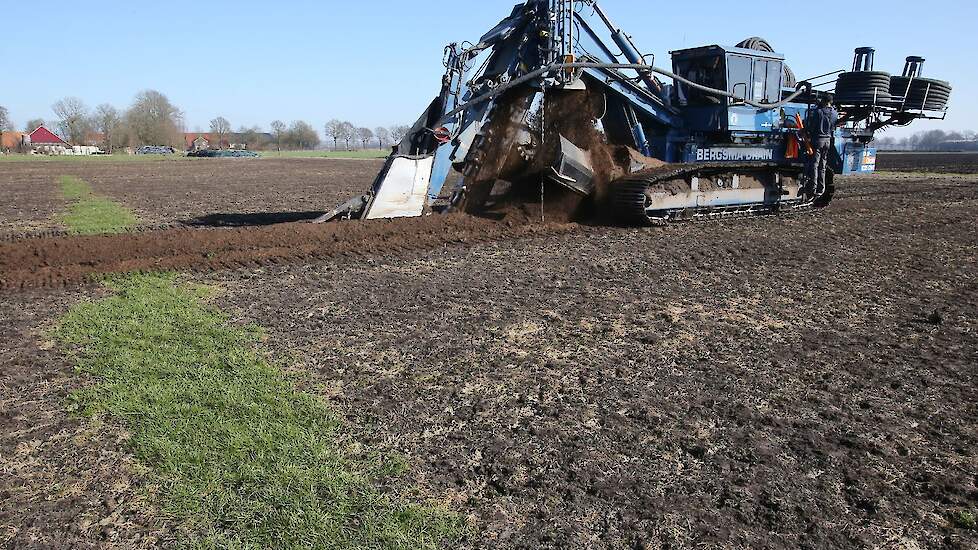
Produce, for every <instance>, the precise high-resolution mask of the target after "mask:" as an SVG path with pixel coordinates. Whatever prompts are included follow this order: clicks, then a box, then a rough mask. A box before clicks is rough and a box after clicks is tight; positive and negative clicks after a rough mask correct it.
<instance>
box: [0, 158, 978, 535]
mask: <svg viewBox="0 0 978 550" xmlns="http://www.w3.org/2000/svg"><path fill="white" fill-rule="evenodd" d="M264 162H265V161H263V162H262V163H255V164H254V166H256V167H259V168H260V169H262V170H264V167H263V163H264ZM291 162H292V161H290V166H293V165H292V164H291ZM309 162H325V161H309ZM329 162H336V161H329ZM357 162H358V164H357V165H356V166H360V167H362V168H356V167H355V166H354V167H352V168H350V170H354V171H355V170H360V171H361V172H363V173H360V174H359V175H357V176H355V177H356V178H359V179H358V183H356V184H355V185H354V184H353V183H350V184H349V187H350V188H351V189H352V190H353V192H357V191H359V190H360V189H362V188H363V187H364V186H365V184H364V182H366V185H369V181H370V180H371V179H372V177H373V172H374V170H375V169H376V164H371V163H362V162H359V161H357ZM194 164H195V163H187V165H188V166H190V167H180V168H171V167H167V168H165V170H188V171H192V170H194V168H192V166H193V165H194ZM238 166H242V165H235V166H234V168H233V169H231V170H232V171H233V170H238V169H239V168H238ZM298 166H300V167H301V168H295V167H294V166H293V167H292V168H288V169H284V170H285V172H286V173H289V171H290V170H300V171H301V170H306V169H308V170H310V171H313V172H314V173H312V174H305V175H296V174H291V175H289V176H282V178H280V179H284V178H286V177H288V178H296V179H294V180H292V181H293V183H292V184H289V185H286V184H282V185H280V186H276V187H274V188H271V190H269V191H268V193H269V195H268V196H269V197H270V200H271V197H272V195H273V194H274V195H277V197H276V198H275V199H274V200H278V201H280V202H276V203H274V205H275V206H274V208H273V207H271V206H268V207H266V206H263V205H261V204H259V203H258V202H250V201H251V200H252V199H251V198H250V196H249V197H232V196H225V197H222V198H221V199H220V200H221V201H224V202H221V203H220V205H221V207H220V208H215V207H212V205H211V204H207V203H201V204H195V203H194V201H190V200H188V201H187V202H186V203H182V206H169V205H166V204H165V201H164V200H162V199H153V200H160V202H159V203H158V204H159V211H160V212H164V213H163V214H160V215H159V216H158V217H157V218H152V219H154V220H168V219H175V218H185V217H189V216H201V215H204V214H206V213H208V212H216V211H221V210H223V211H225V212H242V211H251V212H254V211H261V210H272V209H275V210H281V211H290V212H298V211H305V210H306V209H310V208H312V209H315V207H313V206H311V204H313V203H311V202H307V201H310V200H311V199H312V198H313V197H314V193H315V191H316V189H317V187H316V185H317V182H318V180H319V178H321V177H323V176H322V174H321V171H325V170H329V168H324V166H329V165H326V164H323V165H318V164H317V165H314V166H316V168H306V165H305V164H301V163H300V164H299V165H298ZM0 169H5V167H0ZM18 169H19V168H18ZM44 169H45V170H53V169H50V168H48V167H44ZM98 169H102V168H101V167H92V170H98ZM120 169H122V168H121V167H120ZM129 169H130V168H129V167H126V168H125V169H124V170H129ZM132 169H133V170H135V171H138V169H136V168H132ZM208 169H209V168H208ZM881 169H887V168H885V166H884V165H883V161H881ZM105 170H107V169H105ZM923 171H931V170H929V169H928V170H923ZM54 172H58V171H57V170H54V171H53V172H51V173H50V174H47V173H46V174H45V175H44V177H49V176H52V178H51V179H53V177H56V175H60V173H63V169H62V170H61V171H60V172H59V173H58V174H54ZM81 175H82V177H86V176H85V175H84V174H81ZM87 177H90V178H92V183H93V186H94V187H96V188H97V189H98V190H99V191H100V192H104V193H107V194H111V195H112V196H113V197H114V198H116V199H117V200H120V201H123V202H127V201H126V197H127V196H126V195H119V194H112V193H113V191H111V189H112V187H111V186H109V185H108V184H106V183H105V182H107V181H111V180H112V178H113V176H112V175H111V174H108V173H106V174H103V175H101V176H99V175H98V174H96V173H94V172H93V173H91V174H89V175H88V176H87ZM100 178H101V179H100ZM304 178H308V181H307V180H306V179H304ZM118 181H119V182H122V181H123V180H122V179H119V180H118ZM251 181H256V182H257V179H256V180H251ZM119 185H122V183H120V184H119ZM143 185H144V189H148V188H155V186H154V184H153V183H152V182H151V181H150V180H149V179H147V180H146V183H145V184H143ZM174 185H179V184H177V183H174ZM251 185H252V187H249V188H248V189H252V190H253V189H254V188H255V187H254V186H255V185H258V184H257V183H254V184H251ZM345 185H347V184H346V183H338V184H337V188H342V192H340V191H337V192H336V193H337V194H338V195H343V194H348V189H347V188H346V187H344V186H345ZM290 186H291V187H295V188H296V189H297V190H296V191H294V194H293V192H292V191H289V190H288V188H289V187H290ZM303 189H307V190H308V191H302V190H303ZM331 189H332V188H330V190H327V191H322V194H324V195H326V194H329V193H332V192H333V191H332V190H331ZM133 192H134V193H135V191H133ZM187 192H190V191H187ZM192 192H193V193H197V192H198V191H192ZM203 192H204V191H200V193H203ZM206 192H207V193H210V192H211V191H210V190H207V191H206ZM215 193H216V191H215ZM215 196H216V195H215ZM194 197H195V199H194V200H203V199H202V198H201V196H198V195H194ZM289 197H293V199H289ZM327 199H328V197H327ZM138 200H143V201H144V202H143V203H142V204H143V205H144V206H143V207H140V206H139V205H138V204H133V202H136V201H138ZM290 200H294V202H289V201H290ZM316 200H317V201H318V200H319V199H318V198H317V199H316ZM131 201H132V202H127V204H130V205H131V206H134V207H136V208H137V209H140V208H146V209H147V210H152V209H153V208H156V207H150V206H145V205H149V204H151V203H150V202H147V199H145V198H144V199H138V198H137V197H131ZM326 202H327V203H328V202H330V201H329V200H326ZM334 202H335V201H334ZM39 204H40V202H39ZM315 204H319V203H318V202H316V203H315ZM976 206H978V178H976V177H975V176H966V175H937V176H931V175H926V176H925V175H915V174H905V175H898V176H888V175H879V176H873V177H861V178H851V179H844V180H842V182H841V184H840V189H839V193H838V194H837V200H836V202H835V203H834V205H833V206H832V207H830V208H829V209H828V210H826V211H823V212H820V213H817V214H804V215H798V216H792V217H785V218H761V219H754V220H739V221H727V222H711V223H702V224H692V225H678V226H673V227H667V228H659V229H620V228H604V227H589V226H580V225H569V224H536V225H534V224H529V225H527V224H526V223H523V222H526V221H527V220H525V219H521V220H520V223H507V220H502V221H494V220H464V219H459V218H454V217H448V218H443V219H437V220H421V221H418V220H413V221H408V222H397V223H384V224H375V225H370V224H356V225H350V226H347V227H344V228H342V229H337V228H336V227H331V228H330V227H325V228H313V229H310V226H307V225H301V226H300V225H297V224H285V225H281V226H275V227H270V228H250V229H244V228H239V229H198V230H179V231H175V233H173V234H170V233H167V232H164V233H162V234H160V233H158V232H154V233H151V234H150V235H153V237H151V238H150V237H146V236H144V234H136V235H122V236H112V237H85V238H80V237H73V238H46V239H28V240H18V241H14V242H8V243H6V244H4V245H2V246H4V247H7V248H2V249H0V263H2V262H3V258H8V260H7V263H6V265H5V266H4V267H3V268H2V269H0V278H3V277H7V280H13V279H11V275H10V274H11V273H14V272H16V271H17V270H20V271H22V272H23V271H24V270H27V271H31V270H35V272H36V273H44V275H41V276H38V277H37V278H35V279H31V278H30V277H21V279H19V280H22V281H28V282H29V283H30V284H26V285H24V286H26V287H27V289H26V290H16V291H15V290H11V289H8V290H6V291H2V293H0V297H2V300H0V317H2V318H3V321H4V322H3V323H2V325H0V335H2V337H3V340H2V343H0V352H2V355H0V372H2V384H0V405H2V406H0V471H2V472H3V474H4V475H3V476H2V477H0V497H2V498H0V543H6V544H8V545H9V546H11V547H16V548H20V547H73V548H79V547H92V548H96V547H105V546H118V547H133V546H146V547H153V546H157V545H160V544H165V543H166V542H167V541H169V540H170V539H171V537H172V533H171V532H170V531H168V529H167V526H166V524H165V522H162V521H160V520H159V519H158V518H154V515H153V510H152V506H151V505H149V504H147V503H146V502H144V499H143V498H142V497H141V494H142V493H141V492H140V489H139V487H140V473H139V470H138V468H137V467H136V466H135V465H134V462H133V459H132V457H130V456H128V454H127V452H126V446H125V443H124V433H120V432H119V430H118V429H117V428H115V427H112V426H94V427H93V426H91V425H89V424H88V423H86V422H82V421H79V420H77V419H75V418H73V417H72V416H71V415H70V414H69V413H68V412H67V405H66V396H67V395H68V392H70V391H71V389H73V388H77V387H79V386H81V385H83V384H85V383H86V382H85V380H83V379H81V378H79V377H78V376H77V375H74V374H73V373H72V370H71V368H70V363H69V362H68V361H67V359H66V358H64V357H63V356H62V355H61V354H60V353H59V352H58V351H57V350H56V349H52V343H51V342H50V341H49V340H50V338H49V337H48V336H47V334H48V330H49V328H50V326H51V324H52V323H53V322H54V321H55V320H56V319H57V316H58V315H60V314H61V313H62V312H64V311H65V310H66V308H67V307H68V306H69V305H70V304H71V303H74V302H76V301H78V300H80V299H83V298H85V297H89V296H92V295H97V294H99V293H104V292H105V291H104V290H101V289H100V288H99V287H97V286H94V285H91V284H82V282H83V279H81V278H80V277H81V275H73V276H61V275H57V274H56V273H55V275H54V276H52V273H54V272H56V271H57V269H58V268H59V266H60V268H65V269H71V270H74V269H76V268H78V269H81V272H82V275H84V273H94V272H99V271H112V270H116V269H126V268H129V267H131V264H127V263H126V262H128V261H138V262H139V263H138V264H137V265H136V266H135V267H140V268H152V267H171V268H181V269H182V268H184V267H188V268H193V269H194V270H196V271H195V272H193V273H190V274H187V275H186V277H187V278H188V279H190V280H194V281H198V282H203V283H206V284H208V285H212V286H215V287H217V288H219V289H221V294H220V298H219V299H218V300H217V303H216V305H218V306H219V307H221V308H222V309H224V310H226V311H229V312H232V314H233V318H234V322H235V323H241V324H247V323H257V324H259V325H261V326H263V327H265V328H266V329H267V339H266V344H267V346H268V347H269V348H270V350H271V351H272V353H273V354H275V355H277V356H281V357H291V358H293V359H294V363H293V365H292V366H291V369H293V370H295V371H297V372H299V373H302V375H303V378H302V380H303V386H304V389H305V390H306V391H311V392H315V393H317V394H319V395H321V396H323V397H324V398H325V399H327V400H328V401H329V403H330V404H331V405H332V406H333V407H335V408H336V409H337V410H339V411H340V412H341V413H342V414H343V415H344V416H345V417H346V418H347V419H348V420H349V421H350V423H351V425H353V426H357V427H358V429H359V437H360V439H361V442H362V443H363V444H365V445H367V446H369V447H371V448H376V449H390V450H394V451H397V452H399V453H401V454H403V455H404V456H406V457H407V458H408V461H409V468H408V476H409V477H410V480H411V482H412V483H413V484H414V485H415V486H417V487H421V488H422V489H423V490H424V492H425V493H426V494H428V495H429V496H431V497H432V498H436V499H439V500H442V501H445V502H448V503H450V505H451V506H452V507H453V508H454V509H456V510H458V511H459V512H460V513H461V514H463V515H465V516H466V517H468V518H469V522H470V525H471V535H470V537H469V538H468V539H467V540H466V541H465V545H466V546H467V547H472V548H483V547H499V548H867V549H869V548H962V549H973V548H978V532H976V531H975V530H973V529H967V528H966V527H965V526H962V524H961V523H960V522H959V521H956V520H955V518H958V517H961V516H960V514H961V513H964V512H970V513H974V512H975V511H976V509H978V400H976V399H975V395H976V391H978V388H976V384H975V380H976V375H978V261H976V260H978V232H976V231H975V229H974V212H975V208H976ZM5 208H8V209H11V210H10V211H19V212H25V211H27V210H29V209H25V207H23V206H16V205H14V206H11V205H7V206H6V207H5ZM509 222H514V220H513V219H512V218H511V219H510V220H509ZM5 223H6V222H5ZM367 225H370V227H366V226H367ZM190 235H193V236H192V237H191V236H190ZM256 235H260V238H258V239H257V241H251V242H250V244H248V242H246V241H245V240H244V239H252V238H253V237H255V236H256ZM198 236H199V237H198ZM134 238H135V239H140V238H143V239H147V238H148V239H150V240H148V241H120V240H113V239H134ZM188 238H189V239H194V240H197V239H202V240H203V241H204V242H205V248H204V249H203V250H204V255H203V256H202V257H199V258H196V259H186V262H185V263H179V262H178V263H174V264H167V263H166V261H169V260H166V258H171V259H172V258H174V257H177V256H179V254H175V253H173V251H178V250H179V249H180V248H179V246H177V245H176V244H175V243H177V242H178V241H180V240H182V239H183V240H185V239H188ZM122 243H125V244H126V246H124V247H119V246H118V245H120V244H122ZM344 243H345V244H344ZM129 245H133V246H131V247H130V246H129ZM88 246H92V247H94V248H92V249H89V248H86V247H88ZM113 246H115V247H116V248H118V249H119V250H123V251H124V252H120V253H117V254H116V255H115V256H114V258H111V259H110V260H111V261H110V262H109V263H107V264H106V265H102V266H98V265H95V266H92V265H89V266H87V267H88V268H90V269H89V271H87V272H85V271H84V268H85V266H84V264H85V261H86V260H85V256H86V254H88V252H86V251H87V250H97V251H104V250H106V249H107V248H108V249H111V248H112V247H113ZM195 246H196V245H195ZM53 247H57V249H58V250H60V251H52V248H53ZM208 247H209V248H208ZM296 247H298V248H297V250H298V251H297V252H295V253H288V252H287V251H288V250H291V249H293V248H296ZM140 249H142V250H144V251H145V252H142V253H141V252H138V250H140ZM235 249H238V250H239V252H241V251H244V252H243V254H244V255H243V256H242V258H241V260H242V261H238V260H237V259H235V258H232V257H231V256H229V254H231V251H233V250H235ZM194 250H197V251H199V250H201V249H199V248H194ZM17 254H21V256H16V255H17ZM100 254H101V253H100ZM222 255H224V256H222ZM15 256H16V257H17V258H18V259H17V260H12V259H11V258H14V257H15ZM127 256H128V258H127ZM154 257H156V258H157V259H158V260H160V262H161V263H159V265H157V266H154V265H153V263H152V260H153V258H154ZM99 258H101V259H105V258H106V256H104V255H101V256H99ZM271 258H273V259H274V261H273V260H272V259H271ZM32 262H33V263H32ZM111 262H120V263H118V264H115V265H111ZM249 262H253V263H250V264H249ZM78 266H82V267H78ZM242 266H244V267H242ZM249 266H250V267H249ZM227 267H234V268H235V269H224V268H227ZM45 269H47V270H48V271H43V270H45ZM215 269H216V271H215ZM52 270H53V271H52ZM72 273H75V271H72ZM45 277H48V278H49V279H45ZM52 277H53V278H52ZM44 280H49V281H50V282H51V284H56V285H61V284H63V283H65V282H72V281H73V285H72V286H69V287H68V288H54V289H38V288H33V287H34V286H36V284H35V283H37V282H38V281H42V282H41V283H40V284H44V283H43V281H44ZM32 281H33V282H32ZM8 286H11V287H12V286H21V285H8Z"/></svg>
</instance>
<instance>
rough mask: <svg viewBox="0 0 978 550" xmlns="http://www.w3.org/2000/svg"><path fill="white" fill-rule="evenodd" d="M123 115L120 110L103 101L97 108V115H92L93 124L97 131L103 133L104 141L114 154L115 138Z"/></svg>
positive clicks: (110, 152)
mask: <svg viewBox="0 0 978 550" xmlns="http://www.w3.org/2000/svg"><path fill="white" fill-rule="evenodd" d="M121 122H122V117H121V116H119V111H118V110H116V108H115V107H113V106H111V105H109V104H108V103H103V104H101V105H99V106H98V107H96V108H95V115H94V116H93V117H92V124H93V126H94V127H95V131H97V132H98V133H100V134H102V136H103V142H104V145H105V147H106V149H107V150H108V152H109V154H112V144H113V139H114V138H116V137H117V136H116V133H117V132H116V130H118V128H119V125H120V123H121Z"/></svg>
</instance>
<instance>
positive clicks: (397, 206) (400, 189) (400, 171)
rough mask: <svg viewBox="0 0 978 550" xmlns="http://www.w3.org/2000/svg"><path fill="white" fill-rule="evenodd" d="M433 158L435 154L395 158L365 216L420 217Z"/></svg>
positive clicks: (379, 217)
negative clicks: (419, 157) (415, 157)
mask: <svg viewBox="0 0 978 550" xmlns="http://www.w3.org/2000/svg"><path fill="white" fill-rule="evenodd" d="M434 161H435V157H434V156H430V157H425V158H422V159H411V158H408V157H397V158H395V159H394V160H393V161H392V162H391V166H390V170H388V172H387V176H386V177H385V178H384V181H383V183H382V184H381V185H380V188H379V189H378V190H377V194H376V195H375V196H374V199H373V202H372V203H371V205H370V210H369V211H368V212H367V215H366V216H365V218H366V219H368V220H376V219H384V218H412V217H417V216H420V215H421V214H422V212H424V207H425V202H426V201H427V198H428V187H429V185H430V183H431V169H432V167H433V165H434Z"/></svg>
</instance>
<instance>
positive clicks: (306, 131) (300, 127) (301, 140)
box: [282, 120, 319, 149]
mask: <svg viewBox="0 0 978 550" xmlns="http://www.w3.org/2000/svg"><path fill="white" fill-rule="evenodd" d="M282 141H283V142H285V144H286V145H287V146H289V147H291V148H293V149H315V148H316V147H317V146H318V145H319V134H317V133H316V130H315V129H314V128H313V127H312V126H311V125H309V123H308V122H306V121H304V120H297V121H295V122H293V123H292V125H291V126H289V129H288V130H287V131H286V132H285V136H284V137H283V139H282Z"/></svg>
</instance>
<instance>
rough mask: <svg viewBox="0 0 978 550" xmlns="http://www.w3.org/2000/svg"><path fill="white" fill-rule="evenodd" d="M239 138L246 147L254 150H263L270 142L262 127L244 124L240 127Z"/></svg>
mask: <svg viewBox="0 0 978 550" xmlns="http://www.w3.org/2000/svg"><path fill="white" fill-rule="evenodd" d="M238 139H240V140H241V143H243V144H244V146H245V148H246V149H250V150H252V151H257V150H261V149H263V148H264V147H265V145H267V144H268V142H267V141H266V138H265V136H264V133H263V132H262V129H261V128H260V127H258V126H252V127H251V128H248V127H247V126H242V127H241V128H239V129H238Z"/></svg>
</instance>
